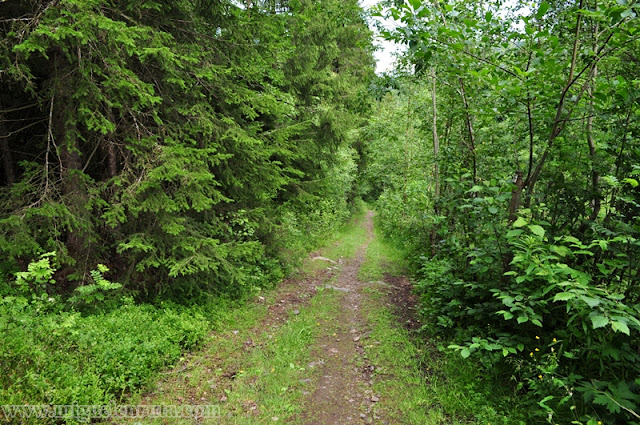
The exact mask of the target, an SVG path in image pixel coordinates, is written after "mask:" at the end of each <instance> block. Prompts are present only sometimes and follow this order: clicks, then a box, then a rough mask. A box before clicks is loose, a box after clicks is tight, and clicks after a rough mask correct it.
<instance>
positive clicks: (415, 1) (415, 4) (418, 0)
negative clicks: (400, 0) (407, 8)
mask: <svg viewBox="0 0 640 425" xmlns="http://www.w3.org/2000/svg"><path fill="white" fill-rule="evenodd" d="M409 3H411V7H412V8H413V10H418V9H419V8H420V6H422V0H409Z"/></svg>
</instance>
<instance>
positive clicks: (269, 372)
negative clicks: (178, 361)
mask: <svg viewBox="0 0 640 425" xmlns="http://www.w3.org/2000/svg"><path fill="white" fill-rule="evenodd" d="M271 295H273V294H271ZM337 296H338V294H337V293H336V292H334V291H324V290H319V291H318V295H316V296H315V297H313V298H312V299H311V301H310V302H309V304H308V305H307V306H303V307H300V310H299V314H294V313H293V312H290V314H289V317H288V320H287V321H286V323H284V324H282V325H281V326H279V327H277V328H275V329H271V328H267V329H266V330H262V329H261V327H262V326H260V322H261V321H262V320H263V319H264V318H265V312H266V307H265V306H266V305H271V304H272V303H273V302H274V301H275V300H274V299H267V300H265V303H260V304H254V305H251V306H248V307H247V308H246V309H238V310H237V311H236V312H235V314H234V315H232V316H231V317H229V320H228V322H227V323H226V324H225V325H224V326H223V329H221V330H220V332H218V333H216V335H214V336H212V338H211V340H210V341H209V345H208V346H207V348H206V350H204V351H202V352H200V353H199V354H198V357H193V358H191V359H189V360H187V361H186V364H185V365H184V366H183V365H177V366H176V370H177V371H178V372H177V373H176V374H175V375H173V376H171V372H169V375H170V376H168V377H167V379H164V380H162V381H160V382H159V383H158V385H157V387H156V390H158V391H159V392H158V394H157V395H156V396H154V397H153V400H152V402H153V404H156V405H157V404H167V405H175V404H210V405H219V406H220V411H221V414H222V417H221V418H214V419H212V420H211V423H216V424H227V423H228V424H259V423H275V422H287V423H291V419H292V418H293V417H295V415H296V414H299V413H300V411H301V399H302V396H303V392H304V391H309V390H310V389H311V385H312V384H311V383H310V382H311V381H312V379H311V378H312V377H313V373H314V371H313V369H310V368H309V367H308V364H309V363H310V362H311V361H312V358H311V347H312V345H313V344H312V343H313V341H314V339H315V338H316V337H317V336H318V334H319V333H320V332H326V331H327V328H328V327H330V326H331V325H330V323H331V319H332V313H333V311H334V308H335V306H336V301H335V299H336V297H337ZM249 341H250V344H247V343H248V342H249ZM136 402H140V403H142V402H143V400H137V401H136ZM146 402H147V403H149V400H146ZM136 422H140V423H142V424H187V423H192V422H193V419H167V418H164V419H148V420H142V421H140V420H136ZM204 423H206V422H204Z"/></svg>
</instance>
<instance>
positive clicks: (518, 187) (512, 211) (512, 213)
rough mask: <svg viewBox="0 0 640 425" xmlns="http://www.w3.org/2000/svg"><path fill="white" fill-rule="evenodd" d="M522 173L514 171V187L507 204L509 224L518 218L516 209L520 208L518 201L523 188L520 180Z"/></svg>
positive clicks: (522, 182)
mask: <svg viewBox="0 0 640 425" xmlns="http://www.w3.org/2000/svg"><path fill="white" fill-rule="evenodd" d="M522 175H523V173H522V171H520V170H518V171H516V175H515V178H514V179H515V181H514V182H513V183H514V184H515V187H514V188H513V190H512V191H511V202H510V203H509V223H513V222H514V221H515V220H516V218H517V217H518V209H519V208H520V199H521V197H522V189H523V188H524V180H522Z"/></svg>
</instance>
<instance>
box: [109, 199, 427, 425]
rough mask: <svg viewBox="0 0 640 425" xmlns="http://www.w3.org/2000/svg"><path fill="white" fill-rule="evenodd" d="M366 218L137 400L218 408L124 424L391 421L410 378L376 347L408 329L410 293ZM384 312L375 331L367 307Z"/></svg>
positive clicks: (303, 424) (339, 424)
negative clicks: (386, 320) (376, 250)
mask: <svg viewBox="0 0 640 425" xmlns="http://www.w3.org/2000/svg"><path fill="white" fill-rule="evenodd" d="M373 217H374V212H373V211H366V213H364V214H360V215H358V216H357V218H356V219H355V220H353V221H352V223H351V225H350V227H348V229H347V234H346V235H343V236H342V237H341V238H340V239H338V240H336V241H335V242H334V243H333V244H332V246H330V247H329V248H327V249H323V250H320V251H318V252H315V253H312V254H311V255H310V256H309V260H308V261H307V262H306V263H305V267H303V268H304V269H306V271H305V272H304V273H303V274H302V275H300V276H298V277H293V278H290V279H287V280H285V281H284V282H282V283H281V284H280V285H279V286H278V288H277V289H275V290H274V291H273V292H272V293H269V294H264V296H258V297H257V298H256V299H255V300H254V301H252V302H250V303H249V304H248V305H247V306H246V307H242V308H239V309H238V310H237V311H236V312H235V314H234V315H232V317H229V318H228V320H227V323H226V324H224V325H222V327H221V328H220V329H219V330H217V331H215V332H213V333H212V335H211V337H210V340H209V341H208V343H207V345H206V346H204V347H202V348H201V349H200V350H198V351H195V352H192V353H188V354H186V355H185V357H184V359H183V361H182V362H180V363H179V364H178V365H176V366H175V367H174V368H173V369H171V370H168V371H166V372H165V373H163V374H162V376H161V378H160V379H159V380H158V381H157V382H155V384H154V385H153V386H152V388H151V390H150V391H149V392H148V393H147V394H144V395H143V396H141V397H140V398H139V399H138V400H135V401H136V402H138V403H139V404H142V405H160V404H164V405H215V406H217V407H218V408H219V411H220V416H218V417H215V418H195V419H194V418H183V419H180V418H156V419H151V418H137V419H135V420H133V421H130V422H128V423H131V424H136V425H137V424H198V425H200V424H260V423H287V424H300V425H344V424H372V423H375V424H392V423H398V421H397V416H395V417H394V416H393V415H394V413H395V414H396V415H404V414H405V412H403V411H402V410H401V408H396V407H394V405H395V404H397V403H398V397H402V396H403V391H404V389H405V388H409V387H410V386H411V385H415V384H414V383H410V382H402V381H403V379H406V378H405V377H403V376H401V373H397V372H394V371H393V370H391V367H390V366H391V363H393V362H391V363H390V362H389V361H387V363H386V364H385V360H384V359H382V358H381V357H380V356H377V355H376V349H382V348H381V347H384V346H385V341H384V339H385V338H391V339H392V338H393V336H395V335H396V333H397V331H400V332H405V333H406V332H408V329H411V328H415V325H416V324H417V321H416V320H415V319H414V318H413V313H412V312H413V311H414V305H415V299H414V297H413V295H412V293H411V285H410V283H409V281H408V279H407V278H406V277H404V276H401V275H397V273H396V274H395V275H393V274H390V273H387V268H389V267H390V266H391V265H390V264H387V263H385V262H383V261H382V259H381V258H377V257H376V258H372V256H371V253H370V251H369V250H370V246H372V245H375V244H376V243H378V244H379V241H378V239H377V238H376V234H375V231H374V225H373ZM345 247H346V248H345ZM332 256H333V258H331V257H332ZM334 258H335V259H334ZM378 263H379V264H378ZM366 267H369V268H370V267H374V268H376V267H377V268H378V269H377V270H378V274H381V276H383V279H382V280H371V279H369V278H368V276H367V273H363V268H366ZM369 277H370V276H369ZM385 309H386V310H385ZM383 310H384V311H387V310H388V311H389V312H390V317H392V318H391V320H390V322H391V324H390V327H389V328H387V329H386V330H384V331H383V333H382V334H381V333H380V322H379V321H378V318H376V317H374V315H375V314H377V313H376V312H378V313H379V312H380V311H383ZM384 332H386V333H387V336H385V335H384ZM391 334H393V336H391V337H390V336H389V335H391ZM396 343H397V342H396ZM403 345H406V344H403ZM398 349H399V350H400V351H402V349H403V347H398ZM400 351H399V352H400ZM391 355H392V356H395V353H393V354H391ZM410 357H411V355H409V356H408V357H407V358H410ZM409 361H410V360H409ZM381 371H384V372H383V373H379V372H381ZM420 380H421V378H419V379H418V381H420ZM383 381H387V382H388V383H389V384H391V385H392V387H393V386H395V387H396V388H398V389H399V391H396V395H395V399H394V398H393V397H394V396H392V395H391V393H392V392H391V391H387V390H384V389H381V388H380V387H377V386H378V385H379V384H380V383H382V382H383ZM384 388H391V387H384ZM394 410H396V411H395V412H394ZM112 423H115V422H112ZM118 423H122V422H118Z"/></svg>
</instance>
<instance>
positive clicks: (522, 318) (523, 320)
mask: <svg viewBox="0 0 640 425" xmlns="http://www.w3.org/2000/svg"><path fill="white" fill-rule="evenodd" d="M528 321H529V318H528V317H527V316H518V323H519V324H522V323H526V322H528Z"/></svg>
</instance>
